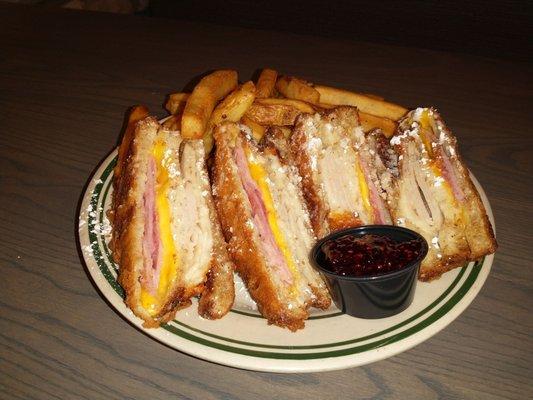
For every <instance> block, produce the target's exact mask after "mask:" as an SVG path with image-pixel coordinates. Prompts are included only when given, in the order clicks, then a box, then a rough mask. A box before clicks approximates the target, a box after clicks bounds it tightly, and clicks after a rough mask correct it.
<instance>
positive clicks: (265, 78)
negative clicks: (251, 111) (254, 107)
mask: <svg viewBox="0 0 533 400" xmlns="http://www.w3.org/2000/svg"><path fill="white" fill-rule="evenodd" d="M277 77H278V71H276V70H273V69H268V68H265V69H263V70H262V71H261V75H259V79H258V80H257V92H256V97H257V98H258V99H264V98H266V97H270V96H272V92H273V91H274V86H275V85H276V78H277Z"/></svg>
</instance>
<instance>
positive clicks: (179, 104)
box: [165, 93, 190, 114]
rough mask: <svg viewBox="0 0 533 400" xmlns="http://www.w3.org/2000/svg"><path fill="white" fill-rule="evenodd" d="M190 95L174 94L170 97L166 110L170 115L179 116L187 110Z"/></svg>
mask: <svg viewBox="0 0 533 400" xmlns="http://www.w3.org/2000/svg"><path fill="white" fill-rule="evenodd" d="M189 96H190V93H172V94H170V95H168V100H167V102H166V103H165V108H166V110H167V111H168V112H169V113H170V114H179V113H180V112H182V111H183V109H184V108H185V104H186V103H187V99H188V98H189Z"/></svg>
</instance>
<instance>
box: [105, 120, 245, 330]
mask: <svg viewBox="0 0 533 400" xmlns="http://www.w3.org/2000/svg"><path fill="white" fill-rule="evenodd" d="M134 111H135V110H134ZM133 115H134V113H132V116H133ZM130 121H131V122H130V124H129V126H128V128H127V129H126V133H125V135H124V138H123V140H122V143H121V146H120V149H119V160H118V163H117V166H116V168H115V176H114V179H115V182H114V184H115V185H114V186H115V188H114V189H115V190H114V196H113V204H112V209H111V213H110V217H111V220H112V225H113V237H112V240H111V244H110V246H111V249H112V251H113V257H114V259H115V261H116V262H117V263H118V264H119V266H120V269H119V276H118V281H119V283H120V285H121V286H122V287H123V288H124V290H125V293H126V300H125V301H126V304H127V305H128V307H129V308H131V310H132V311H133V312H134V313H135V315H137V316H138V317H140V318H142V319H143V320H144V325H145V326H146V327H155V326H158V325H159V324H161V323H164V322H167V321H169V320H171V319H172V318H173V317H174V314H175V313H176V311H177V310H178V309H180V308H183V307H186V306H188V305H189V304H190V303H191V301H190V299H191V297H193V296H197V295H199V296H201V298H200V301H199V313H200V314H201V315H202V316H204V317H206V318H220V317H222V316H223V315H225V314H226V313H227V312H228V311H229V309H230V308H231V306H232V304H233V299H234V284H233V264H232V263H231V261H230V260H229V258H228V254H227V251H226V246H225V242H224V239H223V236H222V232H221V230H220V226H219V223H218V219H217V216H216V211H215V208H214V205H213V201H212V197H211V188H210V185H209V179H208V175H207V170H206V166H205V156H204V146H203V143H202V141H201V140H188V139H183V138H182V137H181V136H180V134H179V132H177V131H171V130H168V129H166V128H164V127H162V126H161V125H159V123H158V122H157V120H156V119H155V118H153V117H149V116H146V117H144V118H142V119H140V120H139V121H138V122H135V121H134V120H133V118H130Z"/></svg>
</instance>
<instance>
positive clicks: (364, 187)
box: [355, 160, 373, 216]
mask: <svg viewBox="0 0 533 400" xmlns="http://www.w3.org/2000/svg"><path fill="white" fill-rule="evenodd" d="M355 171H356V174H357V180H358V182H359V192H360V193H359V194H360V195H361V198H362V200H363V206H364V207H365V210H366V212H367V214H368V215H369V216H372V215H373V209H372V205H371V204H370V195H369V192H368V184H367V182H366V179H365V174H364V173H363V169H362V168H361V164H360V161H359V160H357V161H356V163H355Z"/></svg>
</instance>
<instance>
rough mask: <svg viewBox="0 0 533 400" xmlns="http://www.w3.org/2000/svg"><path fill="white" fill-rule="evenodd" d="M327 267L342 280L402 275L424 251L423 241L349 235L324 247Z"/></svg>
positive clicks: (369, 235) (368, 235) (327, 243)
mask: <svg viewBox="0 0 533 400" xmlns="http://www.w3.org/2000/svg"><path fill="white" fill-rule="evenodd" d="M322 251H323V253H324V256H325V257H324V261H325V265H324V267H325V268H326V269H327V270H329V271H331V272H333V273H335V274H337V275H341V276H358V277H362V276H375V275H382V274H385V273H388V272H393V271H399V270H401V269H403V268H405V267H406V266H408V265H409V264H411V263H412V262H413V261H415V260H416V259H417V258H418V256H419V255H420V253H421V252H422V251H423V242H422V241H421V240H419V239H413V240H409V241H402V242H398V241H395V240H393V239H391V238H389V237H386V236H378V235H372V234H366V235H363V236H353V235H345V236H341V237H338V238H336V239H334V240H331V241H329V242H326V243H325V244H324V245H323V246H322Z"/></svg>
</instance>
